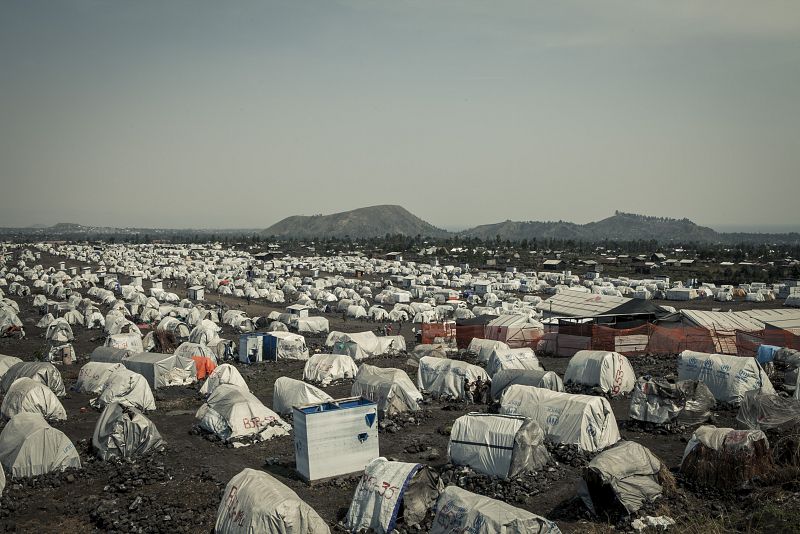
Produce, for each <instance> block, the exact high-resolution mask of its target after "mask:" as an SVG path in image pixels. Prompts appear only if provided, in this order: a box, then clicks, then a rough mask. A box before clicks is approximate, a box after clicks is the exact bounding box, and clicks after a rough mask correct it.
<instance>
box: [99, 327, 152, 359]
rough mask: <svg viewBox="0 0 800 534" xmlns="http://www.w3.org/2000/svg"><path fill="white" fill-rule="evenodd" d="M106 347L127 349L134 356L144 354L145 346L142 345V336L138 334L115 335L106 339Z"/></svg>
mask: <svg viewBox="0 0 800 534" xmlns="http://www.w3.org/2000/svg"><path fill="white" fill-rule="evenodd" d="M104 346H106V347H111V348H114V349H126V350H129V351H131V352H132V353H134V354H138V353H139V352H144V345H143V344H142V336H140V335H139V334H137V333H136V332H130V333H128V334H113V335H110V336H108V337H107V338H106V342H105V345H104Z"/></svg>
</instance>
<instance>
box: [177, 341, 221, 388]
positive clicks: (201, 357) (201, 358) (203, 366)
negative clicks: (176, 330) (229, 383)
mask: <svg viewBox="0 0 800 534" xmlns="http://www.w3.org/2000/svg"><path fill="white" fill-rule="evenodd" d="M174 354H175V356H177V357H178V358H180V359H181V360H183V361H186V360H189V359H191V360H193V361H194V367H195V371H196V372H197V375H196V376H195V378H197V380H204V379H205V378H206V377H207V376H208V375H210V374H211V373H212V372H213V371H214V369H215V368H216V367H217V355H216V354H214V351H212V350H211V349H210V348H208V347H206V346H205V345H200V344H199V343H192V342H190V341H184V342H183V343H181V344H180V345H179V346H178V348H177V349H175V352H174Z"/></svg>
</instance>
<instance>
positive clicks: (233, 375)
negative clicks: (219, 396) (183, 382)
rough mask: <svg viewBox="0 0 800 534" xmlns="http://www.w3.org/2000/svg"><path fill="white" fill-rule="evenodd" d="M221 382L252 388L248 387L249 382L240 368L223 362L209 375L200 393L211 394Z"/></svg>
mask: <svg viewBox="0 0 800 534" xmlns="http://www.w3.org/2000/svg"><path fill="white" fill-rule="evenodd" d="M221 384H229V385H231V386H236V387H238V388H241V389H242V390H244V391H250V388H249V387H247V382H245V381H244V378H242V375H241V374H240V373H239V370H238V369H236V367H234V366H232V365H231V364H229V363H223V364H222V365H220V366H219V367H217V368H216V369H214V371H213V372H212V373H211V374H210V375H209V376H208V379H207V380H206V381H205V382H204V383H203V386H202V387H201V388H200V393H202V394H203V395H210V394H211V393H213V392H214V390H215V389H216V388H217V386H219V385H221Z"/></svg>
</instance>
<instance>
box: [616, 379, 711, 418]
mask: <svg viewBox="0 0 800 534" xmlns="http://www.w3.org/2000/svg"><path fill="white" fill-rule="evenodd" d="M715 404H716V401H715V400H714V395H713V394H712V393H711V390H709V389H708V386H706V385H705V384H704V383H702V382H697V381H696V380H679V381H678V382H677V383H674V384H673V383H672V382H669V381H667V380H666V379H663V378H650V379H647V378H645V377H641V378H639V380H637V381H636V387H635V388H634V389H633V394H631V405H630V409H629V411H628V415H629V417H630V418H631V419H635V420H636V421H644V422H648V423H655V424H658V425H663V424H665V423H670V422H674V423H677V424H681V425H697V424H700V423H704V422H706V421H708V420H709V419H710V418H711V410H712V409H713V408H714V405H715Z"/></svg>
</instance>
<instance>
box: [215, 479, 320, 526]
mask: <svg viewBox="0 0 800 534" xmlns="http://www.w3.org/2000/svg"><path fill="white" fill-rule="evenodd" d="M214 532H215V533H216V534H251V533H255V532H265V533H266V532H269V533H271V534H330V529H329V528H328V525H327V523H325V521H324V520H323V519H322V518H321V517H320V516H319V514H317V512H315V511H314V509H313V508H311V507H310V506H309V505H308V504H307V503H306V502H305V501H303V500H302V499H301V498H300V497H298V496H297V494H296V493H295V492H294V491H292V490H291V489H289V487H288V486H286V485H285V484H283V483H282V482H280V481H278V480H277V479H275V478H273V477H272V476H271V475H268V474H267V473H265V472H263V471H258V470H256V469H250V468H247V469H244V470H242V471H241V472H240V473H239V474H237V475H236V476H234V477H233V478H232V479H231V480H230V482H228V485H227V486H225V492H224V493H223V494H222V502H220V503H219V508H218V509H217V523H216V525H215V526H214Z"/></svg>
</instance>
